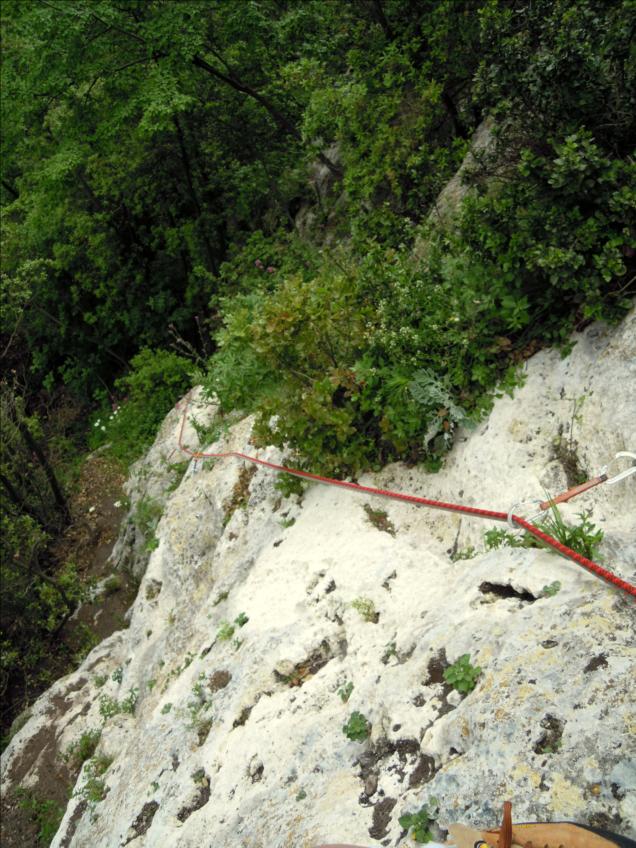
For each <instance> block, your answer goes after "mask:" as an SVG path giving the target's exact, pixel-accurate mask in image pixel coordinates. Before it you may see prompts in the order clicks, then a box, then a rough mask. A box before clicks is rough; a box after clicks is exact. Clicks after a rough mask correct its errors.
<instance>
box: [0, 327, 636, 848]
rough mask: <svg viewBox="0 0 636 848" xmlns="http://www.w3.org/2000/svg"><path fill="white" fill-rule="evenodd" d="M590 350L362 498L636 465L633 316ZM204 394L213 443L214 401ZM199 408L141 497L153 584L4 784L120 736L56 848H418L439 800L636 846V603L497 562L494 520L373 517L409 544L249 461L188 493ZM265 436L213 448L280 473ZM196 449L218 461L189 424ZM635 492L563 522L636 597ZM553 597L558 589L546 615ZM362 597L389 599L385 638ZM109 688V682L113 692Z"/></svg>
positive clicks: (41, 716)
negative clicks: (465, 689) (452, 676)
mask: <svg viewBox="0 0 636 848" xmlns="http://www.w3.org/2000/svg"><path fill="white" fill-rule="evenodd" d="M576 342H577V343H576V345H575V347H574V349H573V350H572V352H571V354H570V355H569V356H568V357H566V358H561V357H560V356H559V354H558V353H557V352H555V351H542V352H541V353H539V354H537V355H536V356H535V357H533V359H532V360H530V361H529V362H528V363H527V364H526V382H525V385H524V386H523V387H521V388H520V389H518V390H517V392H516V393H515V397H514V398H508V397H503V398H501V399H499V400H497V402H496V404H495V407H494V409H493V411H492V413H491V415H490V416H489V418H488V419H487V420H486V421H484V422H483V423H482V424H481V425H480V426H479V427H478V428H477V429H476V430H475V431H473V432H470V433H468V432H466V433H463V434H460V437H459V439H458V441H457V443H456V445H455V447H454V448H453V450H452V452H451V453H450V455H449V457H448V460H447V463H446V465H445V467H444V469H443V470H442V471H441V472H439V473H438V474H426V473H425V472H423V471H422V470H421V469H419V468H406V467H405V466H402V465H400V464H395V465H392V466H389V467H387V468H385V469H384V470H383V471H382V472H381V473H379V474H375V475H367V476H366V477H364V478H363V479H362V480H361V482H363V483H368V484H371V485H378V486H380V487H390V488H393V489H399V490H402V491H408V492H412V493H415V494H422V495H425V496H427V497H432V498H439V499H441V500H449V501H455V502H463V503H468V504H473V505H479V506H484V507H486V508H491V509H498V510H499V509H500V510H507V509H508V508H509V507H510V506H511V505H512V504H513V503H514V502H515V501H521V500H526V499H532V498H542V497H543V496H544V491H543V489H544V487H546V486H549V487H550V489H551V490H552V491H554V492H556V491H557V490H560V489H561V488H564V487H565V486H566V481H565V476H564V472H563V469H562V468H561V467H560V464H559V463H558V462H556V461H555V459H554V458H553V457H554V450H553V445H554V442H555V440H556V439H557V438H558V436H559V431H560V429H561V430H562V431H563V435H562V437H565V438H567V439H569V438H570V436H571V438H572V441H573V442H576V443H578V452H579V457H580V459H581V462H582V463H583V464H584V465H585V466H586V467H587V468H588V469H589V470H590V471H591V472H596V470H597V469H598V468H599V467H600V466H602V465H603V464H605V463H606V462H607V461H608V460H609V459H610V458H611V457H612V455H613V454H614V453H615V452H616V451H618V450H625V449H630V448H631V449H632V450H633V449H634V447H635V445H636V415H635V414H634V413H635V412H636V379H635V378H636V319H635V313H633V312H632V314H631V315H630V316H629V318H628V319H626V320H625V321H624V322H623V323H622V324H621V325H620V326H619V327H618V328H614V329H609V328H606V327H603V326H601V325H594V326H592V327H590V328H589V329H588V330H587V331H586V332H585V333H583V334H581V335H579V336H578V337H577V338H576ZM580 398H585V400H584V402H583V404H582V405H581V404H580V403H578V404H577V405H576V406H575V404H576V403H577V401H579V400H580ZM193 400H194V403H196V404H197V409H198V412H197V415H200V416H208V423H209V420H211V419H213V418H214V415H215V407H214V405H213V404H207V402H206V401H205V399H204V398H203V397H202V395H201V394H200V393H197V394H195V395H194V398H193ZM573 409H574V410H575V415H574V417H573ZM182 410H183V407H182V406H181V408H180V409H176V410H173V412H171V413H170V415H169V416H168V417H167V418H166V421H165V422H164V425H163V427H162V428H161V431H160V433H159V435H158V437H157V441H156V443H155V445H154V446H153V448H152V450H151V451H150V453H149V454H148V456H147V457H146V458H145V459H144V460H143V462H141V463H140V464H139V466H138V467H137V469H135V476H134V478H133V480H132V481H131V484H130V495H131V499H132V501H133V504H134V501H135V498H138V497H141V496H143V493H145V494H146V495H147V494H148V493H150V494H151V495H152V496H153V497H155V498H157V499H159V500H161V502H162V503H163V504H164V512H163V516H162V518H161V521H160V522H159V524H158V527H157V529H156V535H157V538H158V540H159V545H158V547H157V548H156V549H155V550H153V551H152V552H151V553H150V554H149V556H146V555H145V554H144V555H142V556H141V557H138V554H137V553H136V552H135V547H134V545H135V543H134V540H133V543H132V545H131V544H130V543H129V542H122V545H124V544H125V545H128V549H129V551H132V552H131V553H130V554H129V557H131V558H132V559H130V558H129V565H130V566H131V567H133V568H134V569H135V570H136V571H137V573H138V574H139V576H140V577H141V585H140V590H139V594H138V597H137V599H136V601H135V603H134V605H133V607H132V610H131V614H130V627H129V628H128V629H127V630H124V631H120V632H118V633H115V634H113V636H111V637H110V638H109V639H108V640H106V641H105V642H103V643H102V644H101V645H99V646H98V647H97V648H95V649H94V650H93V651H92V652H91V654H90V655H89V656H88V657H87V659H86V660H85V662H84V663H83V665H82V667H81V668H80V669H78V671H77V672H75V673H74V674H72V675H69V676H68V677H66V678H64V679H62V680H60V681H58V682H57V683H56V684H55V685H54V686H53V687H51V689H50V690H49V691H48V692H47V693H45V694H44V695H43V696H42V697H41V698H40V699H39V700H38V701H37V702H36V704H35V705H34V708H33V714H32V717H31V718H30V720H29V721H28V722H27V724H26V725H25V726H24V727H23V728H22V730H20V732H19V733H18V734H17V735H16V736H15V737H14V739H13V740H12V742H11V743H10V745H9V747H8V749H7V750H6V751H5V753H4V754H3V757H2V775H3V788H6V787H8V786H9V785H10V782H11V773H12V765H13V764H14V763H15V761H16V760H17V759H18V758H19V757H20V756H21V754H22V753H23V752H24V750H25V748H26V747H27V746H28V744H29V741H30V740H33V739H34V738H35V737H36V736H37V733H38V731H39V730H41V729H42V727H43V726H45V725H46V726H48V727H50V726H51V725H53V727H54V730H55V734H56V737H57V744H58V745H59V747H60V749H61V750H64V749H65V748H67V747H68V746H69V745H70V744H71V742H72V741H73V740H75V739H77V738H78V737H79V736H80V735H81V733H83V732H85V731H86V730H87V729H90V728H95V727H103V731H102V738H101V742H100V748H99V751H100V752H103V753H105V754H107V755H109V756H111V757H113V764H112V765H111V767H110V768H109V770H108V771H107V772H106V774H105V775H104V780H105V783H106V785H107V787H108V794H107V795H106V798H105V799H104V800H103V801H102V802H100V803H95V804H90V803H89V804H86V803H82V799H81V797H80V796H76V797H74V798H72V799H71V801H70V803H69V806H68V809H67V812H66V815H65V818H64V820H63V822H62V825H61V827H60V830H59V832H58V834H57V836H56V837H55V839H54V841H53V846H55V848H84V846H86V848H89V846H90V848H119V846H124V845H132V846H134V848H143V846H147V848H149V846H157V848H163V846H179V848H195V846H196V848H201V846H210V848H212V847H213V848H230V846H232V848H235V846H240V848H315V846H316V845H319V844H321V843H323V842H351V843H358V844H361V845H380V844H383V845H402V844H404V845H406V844H410V838H408V837H407V836H406V835H405V834H404V833H403V832H402V829H401V828H400V825H399V823H398V817H399V816H400V815H401V814H402V813H403V812H407V811H409V812H412V811H415V810H417V809H419V808H420V807H421V806H422V804H424V803H426V802H427V800H429V799H431V798H432V797H435V798H436V799H437V800H438V801H439V805H440V812H439V817H438V824H439V827H440V828H441V829H442V831H443V829H444V828H445V827H446V826H447V825H448V824H449V823H451V822H453V821H461V822H464V823H466V824H474V825H479V826H492V825H494V824H496V823H497V822H498V820H499V816H500V811H501V806H502V802H503V800H504V799H508V798H509V799H511V800H512V802H513V809H514V811H515V817H516V818H517V819H520V820H532V819H534V818H537V819H542V820H546V819H547V820H550V819H555V820H558V819H572V820H576V821H580V822H590V823H596V824H598V825H601V826H606V827H609V828H611V829H614V830H616V831H617V832H619V833H624V834H626V835H631V836H632V837H633V836H635V835H636V830H635V826H636V825H635V823H636V767H635V765H634V764H635V756H634V755H635V753H636V746H635V743H634V738H635V731H636V715H635V713H634V708H633V679H634V665H635V662H634V661H635V655H634V654H635V652H634V644H635V640H634V629H635V628H634V604H633V603H632V602H631V601H630V600H629V598H627V596H625V595H622V594H621V593H620V592H618V591H617V590H616V589H615V588H613V587H610V586H608V585H606V584H605V583H603V582H601V581H600V580H598V579H597V578H596V577H594V576H592V575H590V574H588V573H587V572H585V571H584V570H583V569H581V568H580V567H579V566H577V565H575V564H573V563H571V562H569V561H567V560H565V559H562V558H560V557H559V556H558V555H556V554H555V553H552V552H548V551H543V550H536V549H510V548H503V549H500V550H497V551H491V552H485V550H484V545H483V532H484V529H486V528H487V527H489V526H494V525H492V524H489V523H488V522H485V523H484V522H479V521H477V520H473V519H468V518H459V517H458V516H456V515H452V514H447V513H443V512H437V511H428V510H425V509H419V508H417V507H414V506H410V505H406V504H402V503H397V502H394V501H388V500H384V501H382V502H381V501H380V500H379V499H378V500H373V502H372V505H373V507H374V508H380V507H381V508H383V509H386V511H387V513H388V516H389V518H390V520H391V521H392V523H393V525H394V527H395V529H396V533H395V536H392V535H390V534H389V533H385V532H381V531H380V530H378V529H377V528H376V527H374V526H373V525H372V524H371V523H370V521H369V520H368V517H367V515H366V513H365V511H364V509H363V506H364V504H365V503H366V502H371V499H370V498H367V497H364V496H360V495H357V494H352V493H350V492H347V491H343V490H339V489H334V488H329V487H326V486H320V485H313V486H310V487H309V488H308V489H307V491H306V492H305V494H304V497H303V498H302V499H300V498H298V497H297V496H292V497H289V498H283V497H282V496H281V494H280V493H279V492H278V491H277V489H276V488H275V486H274V484H275V482H276V476H275V475H274V474H272V473H271V472H270V471H268V470H266V469H263V468H260V467H259V468H256V470H255V472H254V474H253V476H251V477H250V478H247V477H245V475H244V474H243V476H241V475H242V467H243V463H241V462H238V461H236V460H234V459H225V460H217V461H206V462H204V463H201V462H200V461H199V462H198V463H197V464H196V467H195V463H194V462H192V463H190V466H189V468H188V471H187V472H186V474H185V475H184V477H183V479H182V481H181V483H180V484H179V486H178V488H176V490H175V491H173V492H168V491H167V489H168V488H169V485H170V484H169V481H168V477H167V475H166V473H165V467H166V463H168V462H173V461H176V460H175V459H174V454H173V453H172V451H174V448H175V445H176V441H177V437H178V432H179V428H180V422H181V415H182ZM251 425H252V422H251V420H250V419H249V418H247V419H244V420H243V421H240V422H239V423H237V424H236V425H234V426H233V427H231V428H230V429H229V431H228V432H227V433H225V434H224V435H223V436H222V437H221V438H220V439H219V440H218V441H217V442H216V443H215V444H214V445H212V446H210V447H211V449H212V450H213V451H215V452H218V451H225V450H240V451H243V452H245V453H252V454H256V455H258V456H259V457H260V458H265V459H269V460H271V461H273V462H280V461H281V460H282V459H283V455H282V453H281V452H280V451H279V450H277V449H275V448H272V447H268V448H265V449H258V450H257V449H256V448H255V447H254V446H253V445H251V444H250V433H251ZM571 427H572V428H573V430H572V432H570V428H571ZM184 438H185V441H186V442H187V443H188V444H190V445H191V446H193V447H195V446H197V445H198V442H197V439H196V434H195V433H194V432H193V431H192V430H191V429H190V428H189V427H188V428H187V429H186V431H185V434H184ZM170 479H172V478H170ZM237 486H238V487H239V489H240V493H241V497H240V498H238V497H237V496H236V495H237ZM635 492H636V479H635V477H633V476H632V477H631V478H630V479H629V480H627V481H625V482H624V483H622V484H618V485H616V486H614V487H610V486H607V485H605V486H600V487H598V488H597V489H595V490H593V491H592V492H590V493H587V494H586V495H584V496H582V497H581V499H580V500H579V501H576V502H574V504H573V505H572V506H568V507H566V508H564V513H566V514H567V516H568V517H569V518H572V517H574V518H576V513H577V512H578V511H580V510H582V509H590V510H591V511H592V518H593V520H594V521H595V522H596V523H597V524H598V525H599V526H601V527H602V528H603V529H604V531H605V533H606V541H605V543H604V547H603V554H604V556H605V558H606V560H607V563H608V565H609V566H610V567H611V568H612V569H614V570H615V571H617V572H619V573H621V574H622V575H623V576H625V577H627V578H630V579H632V580H634V571H635V570H636V568H635V566H636V521H635V515H636V510H635V509H634V506H635V505H636V498H635ZM292 519H293V520H294V521H293V524H292ZM471 545H472V546H474V547H475V549H476V551H477V555H476V556H475V557H474V558H472V559H460V560H457V561H455V562H453V561H451V558H450V557H449V551H450V552H452V551H454V552H455V553H457V552H459V551H462V550H465V549H467V548H468V547H469V546H471ZM146 560H147V565H146ZM555 581H559V582H560V584H561V588H560V590H559V591H558V592H557V594H554V595H552V596H546V595H544V594H543V589H544V587H545V586H547V585H550V584H553V583H554V582H555ZM356 599H365V600H368V601H370V602H372V604H373V610H374V612H375V613H377V616H378V618H377V622H374V621H368V620H365V618H364V617H363V616H362V615H361V614H360V612H359V611H358V610H357V609H356V608H354V607H352V601H354V600H356ZM242 613H244V614H245V616H247V617H248V619H249V620H248V621H247V622H246V623H244V624H243V626H239V624H238V623H236V619H237V618H239V617H240V615H241V614H242ZM239 620H242V619H239ZM231 627H234V632H233V633H231V634H230V632H229V631H230V628H231ZM221 636H228V638H226V639H223V638H221ZM466 653H467V654H470V659H471V662H472V664H473V665H476V666H479V667H480V668H481V669H482V673H481V676H480V677H479V679H478V682H477V686H476V688H475V689H474V691H473V692H471V693H469V694H467V695H462V694H460V693H457V692H455V691H452V690H451V689H450V687H449V686H448V685H447V684H445V682H444V680H443V671H444V668H445V667H446V666H447V664H449V663H453V662H454V661H455V660H457V659H458V658H459V657H460V656H461V655H463V654H466ZM117 669H121V672H120V674H119V675H118V676H119V677H121V680H120V682H116V680H113V679H112V673H113V671H115V670H117ZM98 675H100V676H101V677H104V676H107V677H108V680H107V682H106V683H105V684H104V685H103V686H102V687H101V688H100V687H98V686H97V684H96V682H95V680H96V677H97V676H98ZM82 681H83V682H82ZM347 683H353V690H352V692H351V695H350V698H349V700H348V702H347V703H343V700H342V699H341V697H340V696H339V694H338V693H339V690H341V689H342V688H343V687H344V686H345V685H346V684H347ZM131 693H133V699H134V698H135V697H136V709H135V712H134V715H130V714H126V713H124V714H121V713H120V714H118V715H115V716H112V717H110V718H108V719H106V720H104V718H103V715H102V713H103V712H104V710H103V702H104V699H105V698H110V699H111V700H113V701H114V700H117V701H118V702H119V703H121V702H122V701H124V700H125V699H126V698H129V697H130V696H131ZM61 696H63V697H64V698H65V705H66V706H65V710H64V711H63V712H62V713H60V712H59V710H55V709H54V704H55V703H56V699H58V700H59V698H60V697H61ZM100 701H101V703H102V710H101V713H100ZM353 711H359V712H361V713H362V714H363V715H364V716H365V717H366V718H367V719H368V721H369V722H370V724H371V733H370V737H369V739H368V740H366V741H365V742H355V741H350V740H349V739H347V737H346V736H345V734H344V733H343V729H342V728H343V725H344V724H345V723H346V722H347V720H348V719H349V716H350V715H351V713H352V712H353ZM35 770H37V763H35V764H34V766H33V769H32V773H31V776H33V774H34V773H35ZM85 780H86V774H85V773H83V774H82V775H80V777H79V780H78V785H77V787H76V790H77V789H80V788H81V786H82V785H83V784H84V782H85ZM26 782H27V783H28V782H29V777H28V776H27V779H26ZM442 835H443V833H441V832H440V836H442Z"/></svg>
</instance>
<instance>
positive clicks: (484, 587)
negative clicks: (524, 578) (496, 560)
mask: <svg viewBox="0 0 636 848" xmlns="http://www.w3.org/2000/svg"><path fill="white" fill-rule="evenodd" d="M479 591H480V592H481V593H482V595H495V597H497V598H518V599H519V600H520V601H525V603H528V604H531V603H532V602H533V601H536V598H535V596H534V595H533V594H532V593H531V592H528V591H527V590H526V589H524V590H523V591H521V592H519V591H517V589H513V587H512V586H510V584H506V583H490V582H489V581H488V580H485V581H484V582H483V583H482V584H481V585H480V586H479Z"/></svg>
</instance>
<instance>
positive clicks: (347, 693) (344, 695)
mask: <svg viewBox="0 0 636 848" xmlns="http://www.w3.org/2000/svg"><path fill="white" fill-rule="evenodd" d="M352 692H353V683H352V682H351V680H350V681H349V682H348V683H345V684H344V686H341V687H340V689H338V695H340V700H341V701H342V703H343V704H346V703H347V701H348V700H349V698H350V697H351V693H352Z"/></svg>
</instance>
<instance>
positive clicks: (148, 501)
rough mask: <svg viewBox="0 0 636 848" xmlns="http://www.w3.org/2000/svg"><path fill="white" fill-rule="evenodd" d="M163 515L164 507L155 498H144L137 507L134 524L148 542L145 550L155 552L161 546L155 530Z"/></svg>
mask: <svg viewBox="0 0 636 848" xmlns="http://www.w3.org/2000/svg"><path fill="white" fill-rule="evenodd" d="M162 514H163V507H162V505H161V504H160V503H159V501H158V500H156V499H155V498H151V497H148V496H144V497H143V498H140V499H139V501H138V502H137V505H136V507H135V513H134V522H135V526H136V527H137V528H138V530H139V531H140V532H141V534H142V536H143V537H144V539H145V540H146V544H145V549H146V550H147V551H154V550H155V549H156V548H157V547H158V546H159V540H158V539H157V537H156V536H155V530H156V529H157V525H158V524H159V521H160V519H161V516H162Z"/></svg>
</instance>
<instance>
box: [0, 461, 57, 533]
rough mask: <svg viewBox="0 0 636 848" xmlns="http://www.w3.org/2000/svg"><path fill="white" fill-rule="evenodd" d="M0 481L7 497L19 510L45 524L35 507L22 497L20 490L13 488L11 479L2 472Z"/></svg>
mask: <svg viewBox="0 0 636 848" xmlns="http://www.w3.org/2000/svg"><path fill="white" fill-rule="evenodd" d="M0 482H1V483H2V485H3V487H4V490H5V491H6V493H7V494H8V495H9V498H10V499H11V500H12V501H13V503H14V504H15V505H16V506H17V507H18V509H19V510H20V512H23V513H25V515H28V516H30V517H31V518H32V519H33V520H34V521H37V523H38V524H40V525H42V526H46V522H45V521H44V520H43V519H42V517H41V516H40V515H38V513H37V512H36V510H35V509H33V507H32V506H31V504H30V503H29V501H28V500H27V499H26V498H24V497H22V495H21V494H20V492H19V491H18V490H17V489H16V488H15V486H14V485H13V483H12V482H11V480H9V478H8V477H5V475H4V474H0Z"/></svg>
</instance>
